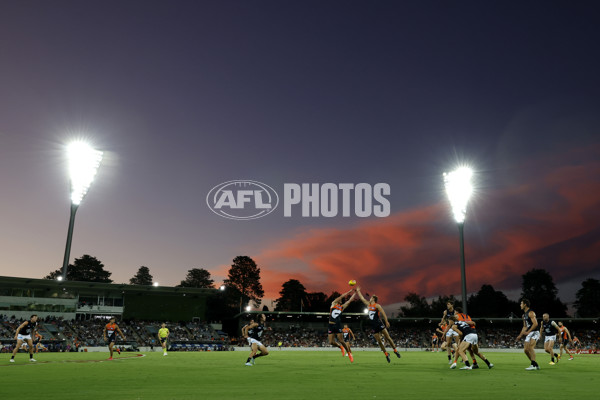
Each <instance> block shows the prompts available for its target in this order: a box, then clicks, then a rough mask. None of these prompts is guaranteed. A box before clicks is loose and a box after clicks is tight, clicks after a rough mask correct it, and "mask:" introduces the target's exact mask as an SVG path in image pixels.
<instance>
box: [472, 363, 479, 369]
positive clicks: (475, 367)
mask: <svg viewBox="0 0 600 400" xmlns="http://www.w3.org/2000/svg"><path fill="white" fill-rule="evenodd" d="M471 369H479V364H473V365H472V368H471Z"/></svg>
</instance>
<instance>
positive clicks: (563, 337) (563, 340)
mask: <svg viewBox="0 0 600 400" xmlns="http://www.w3.org/2000/svg"><path fill="white" fill-rule="evenodd" d="M558 331H559V332H560V354H559V355H558V358H559V359H560V358H561V357H562V354H563V349H564V351H565V352H566V353H567V354H568V355H569V361H571V360H573V354H572V353H571V352H570V351H569V349H568V348H567V345H568V344H569V343H570V344H571V345H572V344H573V339H571V332H569V329H567V327H566V326H564V325H563V323H562V322H559V323H558Z"/></svg>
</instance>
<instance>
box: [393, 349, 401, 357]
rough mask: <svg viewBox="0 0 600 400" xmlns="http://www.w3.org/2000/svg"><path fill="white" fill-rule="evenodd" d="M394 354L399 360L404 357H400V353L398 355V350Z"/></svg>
mask: <svg viewBox="0 0 600 400" xmlns="http://www.w3.org/2000/svg"><path fill="white" fill-rule="evenodd" d="M394 354H395V355H396V357H398V358H400V357H402V356H401V355H400V353H398V350H395V351H394Z"/></svg>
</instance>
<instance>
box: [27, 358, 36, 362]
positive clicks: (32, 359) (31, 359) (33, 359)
mask: <svg viewBox="0 0 600 400" xmlns="http://www.w3.org/2000/svg"><path fill="white" fill-rule="evenodd" d="M29 361H30V362H36V361H37V360H36V359H35V358H30V359H29Z"/></svg>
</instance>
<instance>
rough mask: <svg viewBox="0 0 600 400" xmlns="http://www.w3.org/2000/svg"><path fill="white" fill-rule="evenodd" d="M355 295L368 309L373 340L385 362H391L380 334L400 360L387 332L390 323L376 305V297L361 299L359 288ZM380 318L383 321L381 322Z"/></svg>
mask: <svg viewBox="0 0 600 400" xmlns="http://www.w3.org/2000/svg"><path fill="white" fill-rule="evenodd" d="M356 294H358V297H359V298H360V300H361V301H362V302H363V303H364V305H366V306H367V307H368V309H369V320H370V321H371V328H372V329H373V336H374V337H375V340H377V343H379V347H380V348H381V351H383V354H385V359H386V360H387V362H391V361H390V353H388V352H387V350H386V349H385V345H384V344H383V340H381V334H382V333H383V336H384V337H385V340H386V341H387V342H388V343H389V344H390V346H392V349H393V350H394V354H396V357H398V358H400V353H398V350H396V345H395V344H394V341H393V340H392V338H391V337H390V334H389V332H388V330H387V328H389V327H390V323H389V321H388V319H387V315H385V311H383V308H382V307H381V306H380V305H379V304H377V300H378V298H377V296H375V295H373V296H371V298H370V299H369V300H367V299H365V298H364V297H363V295H362V293H361V292H360V288H359V287H357V288H356ZM382 317H383V321H382V320H381V318H382Z"/></svg>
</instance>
